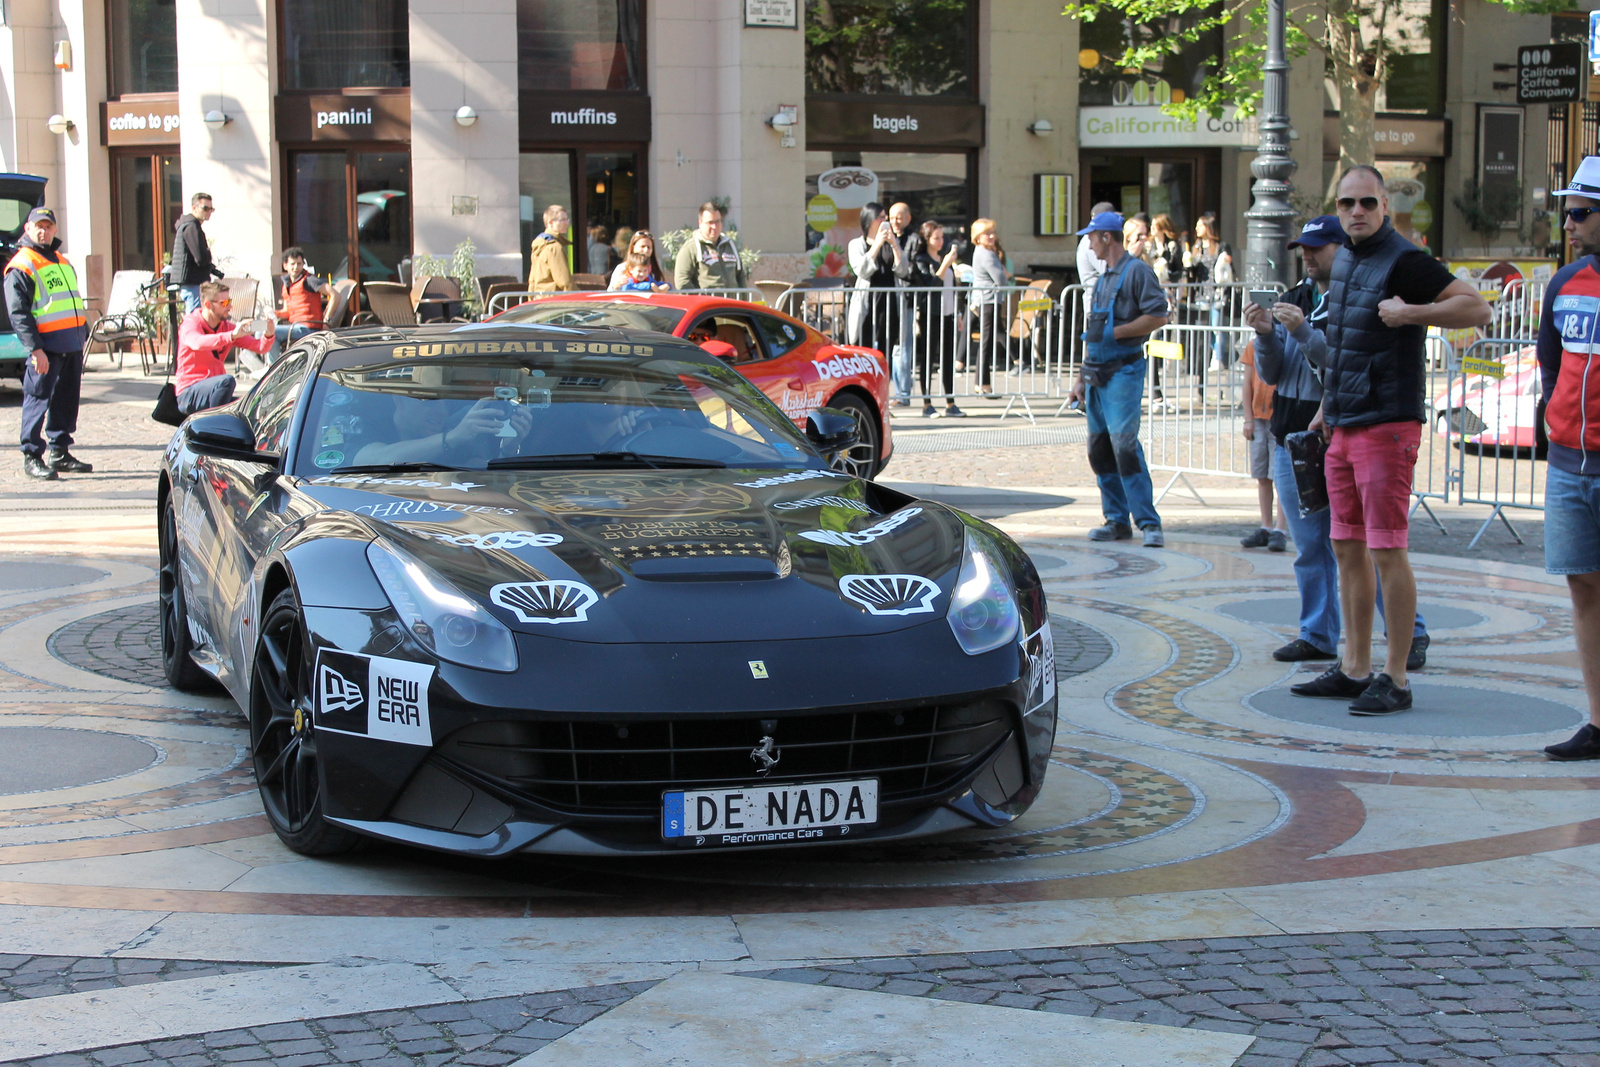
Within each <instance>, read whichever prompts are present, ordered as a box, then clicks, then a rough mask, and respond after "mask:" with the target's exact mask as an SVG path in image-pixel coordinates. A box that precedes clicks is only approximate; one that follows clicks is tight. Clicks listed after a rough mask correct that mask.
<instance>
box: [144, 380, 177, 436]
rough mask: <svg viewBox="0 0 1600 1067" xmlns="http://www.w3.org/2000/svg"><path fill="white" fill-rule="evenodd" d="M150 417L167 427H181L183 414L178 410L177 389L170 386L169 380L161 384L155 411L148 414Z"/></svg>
mask: <svg viewBox="0 0 1600 1067" xmlns="http://www.w3.org/2000/svg"><path fill="white" fill-rule="evenodd" d="M150 417H151V418H152V419H155V420H156V421H157V422H163V423H166V424H167V425H168V426H179V425H182V423H183V412H181V411H179V410H178V387H177V386H175V385H173V384H172V381H171V379H168V380H167V381H165V382H162V383H161V392H159V393H157V394H156V409H155V410H154V411H152V412H151V413H150Z"/></svg>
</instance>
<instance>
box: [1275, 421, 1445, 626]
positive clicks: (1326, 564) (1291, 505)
mask: <svg viewBox="0 0 1600 1067" xmlns="http://www.w3.org/2000/svg"><path fill="white" fill-rule="evenodd" d="M1272 482H1273V484H1274V485H1275V486H1276V487H1277V489H1278V499H1279V500H1280V501H1281V502H1282V504H1283V514H1284V516H1285V517H1286V518H1287V519H1288V520H1289V536H1291V537H1293V538H1294V549H1295V557H1294V580H1295V584H1296V585H1298V586H1299V587H1300V639H1301V640H1302V641H1306V642H1308V643H1310V644H1313V645H1315V646H1316V647H1317V648H1319V649H1321V650H1322V651H1324V652H1337V651H1338V650H1339V630H1340V625H1341V624H1340V618H1339V566H1338V563H1337V562H1336V561H1335V560H1334V556H1333V542H1332V541H1331V540H1330V539H1329V536H1328V535H1329V530H1330V524H1331V522H1332V513H1331V512H1329V511H1328V509H1327V508H1323V509H1322V510H1321V511H1319V512H1317V513H1316V514H1314V515H1308V516H1307V517H1305V518H1301V517H1300V490H1299V488H1298V487H1296V485H1295V482H1294V467H1293V465H1291V464H1290V462H1289V450H1288V449H1287V448H1284V447H1283V446H1282V445H1274V446H1273V449H1272ZM1376 617H1377V621H1378V625H1379V626H1384V628H1385V630H1387V629H1388V628H1387V626H1385V624H1384V618H1383V583H1382V582H1379V583H1378V605H1377V609H1376ZM1427 632H1428V623H1427V620H1425V619H1424V618H1423V617H1422V613H1421V612H1420V611H1419V612H1417V621H1416V623H1415V625H1414V626H1413V627H1412V631H1411V634H1412V636H1413V637H1422V636H1423V635H1425V634H1426V633H1427Z"/></svg>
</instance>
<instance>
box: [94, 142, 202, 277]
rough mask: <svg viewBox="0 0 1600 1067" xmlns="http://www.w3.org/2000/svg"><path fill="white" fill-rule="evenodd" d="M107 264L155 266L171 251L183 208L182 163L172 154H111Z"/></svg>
mask: <svg viewBox="0 0 1600 1067" xmlns="http://www.w3.org/2000/svg"><path fill="white" fill-rule="evenodd" d="M111 181H112V188H113V197H114V202H115V209H114V212H113V220H114V221H113V231H112V232H113V240H112V247H111V259H112V270H114V271H118V270H148V271H159V270H161V269H162V268H163V267H165V266H166V264H167V260H168V258H169V256H170V255H171V251H172V234H173V229H174V227H176V226H177V224H178V216H180V215H182V214H183V212H184V204H183V167H182V164H181V163H180V160H179V157H178V156H177V155H153V154H145V153H136V154H122V155H116V156H114V157H113V158H112V161H111Z"/></svg>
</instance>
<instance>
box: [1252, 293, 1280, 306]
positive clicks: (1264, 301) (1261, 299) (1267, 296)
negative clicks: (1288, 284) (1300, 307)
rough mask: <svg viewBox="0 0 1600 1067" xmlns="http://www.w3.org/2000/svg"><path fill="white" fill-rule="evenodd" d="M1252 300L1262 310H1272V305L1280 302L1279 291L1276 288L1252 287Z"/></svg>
mask: <svg viewBox="0 0 1600 1067" xmlns="http://www.w3.org/2000/svg"><path fill="white" fill-rule="evenodd" d="M1250 302H1251V303H1252V304H1254V305H1255V306H1256V307H1258V308H1260V309H1261V310H1262V311H1271V310H1272V305H1273V304H1276V303H1277V302H1278V291H1277V290H1276V289H1252V290H1250Z"/></svg>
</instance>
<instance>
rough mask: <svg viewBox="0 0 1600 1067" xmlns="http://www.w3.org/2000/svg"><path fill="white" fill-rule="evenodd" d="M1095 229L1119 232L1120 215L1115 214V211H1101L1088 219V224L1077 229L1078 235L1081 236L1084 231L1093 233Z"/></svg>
mask: <svg viewBox="0 0 1600 1067" xmlns="http://www.w3.org/2000/svg"><path fill="white" fill-rule="evenodd" d="M1096 230H1114V231H1115V232H1117V233H1121V232H1122V216H1121V215H1119V214H1117V213H1116V212H1115V211H1102V212H1100V214H1098V215H1096V216H1095V217H1094V218H1092V219H1090V220H1089V225H1087V226H1085V227H1084V228H1083V229H1081V230H1079V231H1078V235H1079V236H1082V235H1083V234H1086V233H1094V232H1095V231H1096Z"/></svg>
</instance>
